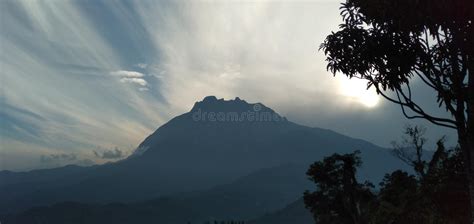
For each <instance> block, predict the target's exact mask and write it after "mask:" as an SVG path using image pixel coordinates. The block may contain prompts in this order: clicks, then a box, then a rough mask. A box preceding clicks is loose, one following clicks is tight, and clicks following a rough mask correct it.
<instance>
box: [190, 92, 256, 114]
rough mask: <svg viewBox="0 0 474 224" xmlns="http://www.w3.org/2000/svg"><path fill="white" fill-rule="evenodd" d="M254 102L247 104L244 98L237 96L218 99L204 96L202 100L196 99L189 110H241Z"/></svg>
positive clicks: (246, 108) (249, 106)
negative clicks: (231, 98) (230, 98)
mask: <svg viewBox="0 0 474 224" xmlns="http://www.w3.org/2000/svg"><path fill="white" fill-rule="evenodd" d="M253 105H254V104H249V103H247V102H246V101H245V100H241V99H240V98H239V97H235V99H233V100H225V99H224V98H221V99H218V98H217V97H215V96H206V97H204V99H203V100H202V101H198V102H196V103H195V104H194V106H193V109H192V110H191V111H196V110H199V109H201V110H204V111H215V112H218V111H222V112H226V111H243V110H248V109H249V108H251V107H252V106H253Z"/></svg>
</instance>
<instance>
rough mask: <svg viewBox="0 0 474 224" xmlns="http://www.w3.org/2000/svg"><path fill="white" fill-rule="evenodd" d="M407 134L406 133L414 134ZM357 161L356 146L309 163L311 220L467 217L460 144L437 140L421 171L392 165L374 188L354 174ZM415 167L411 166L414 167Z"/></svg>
mask: <svg viewBox="0 0 474 224" xmlns="http://www.w3.org/2000/svg"><path fill="white" fill-rule="evenodd" d="M407 135H408V139H413V138H414V137H416V136H413V135H411V134H410V133H408V134H407ZM418 137H422V135H421V136H418ZM412 150H417V149H414V148H413V149H412ZM361 164H362V161H361V160H360V157H359V153H358V152H357V151H356V152H355V153H352V154H344V155H339V154H334V155H332V156H330V157H326V158H325V159H324V160H323V161H319V162H316V163H314V164H313V165H311V167H310V168H309V170H308V172H307V175H308V176H309V177H310V179H311V180H312V181H314V182H315V183H316V190H315V191H314V192H309V191H306V192H305V194H304V202H305V205H306V207H307V208H308V209H310V211H311V213H312V214H313V217H314V219H315V221H316V223H328V224H331V223H334V224H336V223H337V224H339V223H347V224H369V223H373V224H378V223H391V224H405V223H418V224H438V223H439V224H451V223H452V224H455V223H456V224H457V223H468V222H469V209H468V207H469V206H468V205H469V200H468V197H467V196H468V187H467V182H466V178H465V169H464V166H463V165H464V162H463V160H462V152H461V151H460V150H459V148H455V149H450V150H447V149H446V148H445V147H444V143H443V140H442V139H441V140H439V141H438V142H437V149H436V151H435V153H434V155H433V157H432V159H431V160H430V161H424V160H423V161H422V164H424V172H423V175H418V176H414V175H410V174H408V173H407V172H404V171H401V170H396V171H394V172H392V173H390V174H386V175H385V178H384V179H383V181H382V182H381V183H380V190H379V191H378V192H376V191H373V186H372V185H371V184H370V183H368V182H366V183H364V184H361V183H359V182H358V181H357V180H356V177H355V174H356V171H357V168H359V167H360V165H361ZM410 164H411V163H410ZM417 169H418V168H417V167H416V166H413V170H414V171H416V170H417Z"/></svg>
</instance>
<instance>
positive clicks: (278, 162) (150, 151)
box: [0, 96, 404, 215]
mask: <svg viewBox="0 0 474 224" xmlns="http://www.w3.org/2000/svg"><path fill="white" fill-rule="evenodd" d="M354 150H360V151H361V152H362V158H363V161H364V167H362V169H361V171H360V173H359V177H360V178H362V179H369V180H372V181H375V182H377V181H379V180H381V178H382V177H383V175H384V174H385V173H387V172H389V171H391V170H394V169H398V168H401V167H404V164H403V163H401V162H400V161H399V160H398V159H396V158H394V157H393V156H391V154H390V153H389V151H388V150H386V149H383V148H380V147H378V146H376V145H373V144H371V143H369V142H366V141H363V140H360V139H354V138H350V137H347V136H344V135H341V134H338V133H336V132H333V131H330V130H326V129H321V128H310V127H306V126H302V125H298V124H295V123H293V122H290V121H288V120H287V119H286V118H284V117H282V116H280V115H279V114H277V113H276V112H275V111H273V110H272V109H270V108H268V107H266V106H265V105H263V104H261V103H247V102H246V101H244V100H241V99H239V98H236V99H234V100H223V99H217V98H216V97H212V96H211V97H206V98H204V99H203V100H202V101H200V102H196V103H195V105H194V106H193V108H192V109H191V111H189V112H188V113H185V114H182V115H180V116H177V117H175V118H173V119H172V120H170V121H169V122H167V123H166V124H164V125H162V126H161V127H159V128H158V129H157V130H156V131H155V132H154V133H152V134H151V135H150V136H148V137H147V138H146V139H145V140H144V141H143V142H142V143H141V144H140V145H139V146H138V147H137V150H136V151H135V153H134V154H133V155H132V156H130V157H129V158H127V159H124V160H122V161H119V162H116V163H111V164H105V165H99V166H93V167H87V168H81V167H75V166H67V167H63V168H56V169H50V170H40V171H30V172H19V173H17V172H7V171H3V172H0V198H2V200H1V201H0V215H1V214H5V213H10V212H16V211H19V210H23V209H26V208H29V207H32V206H42V205H51V204H53V203H58V202H62V201H77V202H83V203H110V202H133V201H144V200H149V199H150V198H159V197H162V196H166V195H176V194H180V193H183V192H190V191H203V190H206V189H210V188H212V187H214V186H217V185H224V184H227V183H232V181H234V180H236V179H238V178H239V177H244V176H246V175H249V174H251V173H254V172H256V171H259V170H262V169H265V168H272V167H279V166H282V165H285V164H297V165H299V166H303V167H305V166H306V167H307V166H308V165H309V164H310V163H312V162H314V161H316V160H320V159H322V158H323V157H324V156H328V155H330V154H332V153H335V152H338V153H346V152H352V151H354ZM302 172H303V174H304V171H302ZM258 184H261V183H260V182H259V183H258ZM295 186H296V184H295ZM272 187H274V188H272V190H278V188H277V187H276V186H272ZM216 197H217V196H216ZM262 200H263V199H262ZM292 200H294V198H293V199H291V200H290V199H285V200H282V201H281V203H280V204H277V206H281V207H283V206H284V205H286V204H287V203H290V202H291V201H292Z"/></svg>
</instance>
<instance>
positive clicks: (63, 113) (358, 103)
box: [0, 0, 456, 170]
mask: <svg viewBox="0 0 474 224" xmlns="http://www.w3.org/2000/svg"><path fill="white" fill-rule="evenodd" d="M339 6H340V2H339V1H335V0H314V1H268V0H267V1H256V0H255V1H191V2H190V1H146V0H144V1H125V0H117V1H92V0H89V1H88V0H84V1H79V0H77V1H56V0H53V1H36V0H18V1H16V0H15V1H14V0H3V1H0V22H1V23H0V47H1V49H0V170H5V169H8V170H31V169H38V168H49V167H56V166H62V165H66V164H79V165H91V164H96V163H105V162H110V161H115V160H118V159H121V158H124V157H126V156H127V155H129V154H130V153H132V151H133V150H134V149H135V148H136V146H137V145H138V144H139V143H140V142H141V141H142V140H143V139H144V138H146V137H147V136H148V135H149V134H151V133H152V132H153V131H154V130H156V129H157V128H158V127H159V126H160V125H162V124H164V123H165V122H167V121H168V120H170V119H171V118H173V117H174V116H177V115H180V114H182V113H185V112H187V111H189V110H190V109H191V107H192V106H193V104H194V102H196V101H200V100H202V99H203V98H204V97H205V96H208V95H215V96H216V97H218V98H224V99H233V98H235V97H237V96H238V97H240V98H241V99H245V100H246V101H248V102H252V103H254V102H261V103H263V104H265V105H266V106H268V107H271V108H273V109H274V110H275V111H277V112H278V113H280V114H281V115H283V116H286V117H287V118H288V119H289V120H291V121H294V122H297V123H299V124H303V125H307V126H312V127H321V128H327V129H332V130H334V131H337V132H340V133H342V134H346V135H349V136H351V137H355V138H361V139H364V140H368V141H370V142H373V143H375V144H377V145H380V146H384V147H389V146H390V142H391V141H393V140H396V139H398V138H399V136H400V135H401V133H402V130H403V127H404V126H405V125H406V124H408V123H417V124H421V125H424V126H426V127H427V128H428V134H427V137H428V138H429V139H430V142H431V143H434V142H435V141H436V140H437V139H438V138H439V137H441V136H443V135H447V136H448V140H450V141H449V142H450V143H452V144H454V142H455V140H456V135H455V134H454V132H453V131H452V130H447V129H445V128H439V127H436V126H433V125H430V124H429V123H427V122H424V121H409V120H406V119H405V118H404V117H403V115H402V113H401V111H400V108H399V107H398V106H396V105H393V104H391V103H388V102H386V101H384V100H383V99H382V98H380V97H379V96H377V95H376V94H375V90H373V89H369V90H366V88H365V85H366V83H364V82H363V81H359V80H348V79H347V78H345V77H344V76H343V75H342V74H338V75H336V76H335V77H333V75H332V74H330V73H329V72H328V71H327V70H326V62H325V56H324V53H323V52H322V51H319V50H318V48H319V45H320V44H321V43H322V42H323V40H324V38H325V37H326V36H327V35H328V34H330V33H331V32H332V31H337V29H338V24H339V23H341V22H342V20H341V18H340V15H339V9H338V8H339ZM413 84H414V90H415V94H416V95H415V96H416V99H418V101H419V102H421V104H422V105H423V106H425V107H426V108H428V109H429V110H430V111H434V113H435V114H438V115H443V116H444V115H445V112H444V111H443V110H440V109H438V108H437V105H436V104H435V103H434V100H435V98H434V97H435V95H434V94H433V92H431V91H430V90H429V89H427V88H424V86H423V85H422V84H421V83H419V82H417V81H416V80H415V81H414V83H413Z"/></svg>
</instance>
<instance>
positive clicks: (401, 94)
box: [321, 0, 474, 221]
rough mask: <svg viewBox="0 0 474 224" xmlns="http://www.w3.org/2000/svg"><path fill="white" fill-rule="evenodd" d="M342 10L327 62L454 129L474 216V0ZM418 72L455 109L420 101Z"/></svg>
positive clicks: (357, 3)
mask: <svg viewBox="0 0 474 224" xmlns="http://www.w3.org/2000/svg"><path fill="white" fill-rule="evenodd" d="M341 15H342V17H343V21H344V23H343V24H341V25H340V30H339V31H337V32H335V33H331V34H330V35H329V36H327V38H326V40H325V41H324V42H323V43H322V45H321V49H323V50H324V52H325V54H326V56H327V59H326V60H327V62H328V69H329V70H330V71H331V72H332V73H333V74H334V75H335V74H336V73H338V72H341V73H343V74H345V75H346V76H348V77H349V78H360V79H365V80H367V81H368V86H367V88H370V87H371V86H373V87H375V89H376V91H377V93H378V94H380V95H381V96H383V97H384V98H385V99H387V100H388V101H390V102H393V103H396V104H398V105H400V106H401V110H402V112H403V114H404V115H405V116H406V117H407V118H409V119H414V118H423V119H426V120H428V121H430V122H432V123H434V124H436V125H440V126H444V127H448V128H454V129H456V131H457V134H458V143H459V146H460V148H461V150H462V152H463V153H462V155H463V160H464V162H465V164H466V166H465V167H466V172H467V173H468V179H469V191H470V211H471V217H474V216H473V215H474V73H473V71H474V38H473V37H474V28H473V26H474V24H473V23H474V19H473V18H474V1H472V0H416V1H414V0H397V1H394V0H346V2H345V3H343V4H342V6H341ZM415 79H418V80H420V82H423V83H424V84H426V86H428V87H430V88H432V89H433V90H434V91H435V92H436V93H437V98H436V99H434V100H436V101H437V102H438V104H439V107H443V108H445V109H446V111H448V113H449V114H450V115H451V116H449V117H439V116H435V115H433V114H432V113H430V112H429V111H427V110H426V108H423V107H422V106H421V105H420V102H415V99H414V97H413V95H412V83H413V80H415ZM471 219H472V218H471ZM472 220H473V221H474V219H472Z"/></svg>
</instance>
